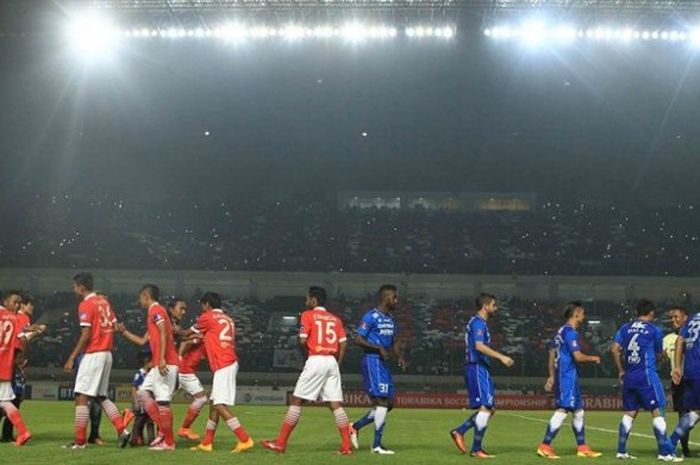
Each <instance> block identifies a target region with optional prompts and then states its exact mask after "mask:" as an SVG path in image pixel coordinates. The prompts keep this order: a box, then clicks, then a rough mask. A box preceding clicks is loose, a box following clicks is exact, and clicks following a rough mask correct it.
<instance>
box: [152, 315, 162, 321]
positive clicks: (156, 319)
mask: <svg viewBox="0 0 700 465" xmlns="http://www.w3.org/2000/svg"><path fill="white" fill-rule="evenodd" d="M153 321H155V322H156V323H160V322H161V321H163V317H162V316H160V314H158V313H156V314H155V316H154V317H153Z"/></svg>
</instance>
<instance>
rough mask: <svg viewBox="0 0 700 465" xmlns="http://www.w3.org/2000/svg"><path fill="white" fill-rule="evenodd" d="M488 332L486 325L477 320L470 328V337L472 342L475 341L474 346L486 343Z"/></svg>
mask: <svg viewBox="0 0 700 465" xmlns="http://www.w3.org/2000/svg"><path fill="white" fill-rule="evenodd" d="M486 330H487V328H486V324H485V323H484V322H483V321H481V320H478V319H476V318H475V319H474V321H473V322H472V325H471V328H470V332H471V334H470V337H471V340H472V341H474V344H476V343H477V342H481V343H486V339H487V336H486Z"/></svg>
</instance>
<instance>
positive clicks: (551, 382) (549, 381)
mask: <svg viewBox="0 0 700 465" xmlns="http://www.w3.org/2000/svg"><path fill="white" fill-rule="evenodd" d="M552 389H554V377H553V376H550V377H549V378H547V381H545V382H544V391H545V392H552Z"/></svg>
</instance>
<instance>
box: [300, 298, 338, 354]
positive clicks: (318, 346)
mask: <svg viewBox="0 0 700 465" xmlns="http://www.w3.org/2000/svg"><path fill="white" fill-rule="evenodd" d="M299 337H300V338H305V339H306V348H307V350H308V353H309V356H312V355H335V354H337V353H338V349H339V348H340V343H341V342H345V341H346V340H347V336H346V335H345V327H344V326H343V321H342V320H341V319H340V318H338V317H337V316H335V315H334V314H332V313H331V312H329V311H328V310H326V309H325V308H323V307H316V308H314V309H312V310H307V311H305V312H304V313H302V314H301V328H300V329H299Z"/></svg>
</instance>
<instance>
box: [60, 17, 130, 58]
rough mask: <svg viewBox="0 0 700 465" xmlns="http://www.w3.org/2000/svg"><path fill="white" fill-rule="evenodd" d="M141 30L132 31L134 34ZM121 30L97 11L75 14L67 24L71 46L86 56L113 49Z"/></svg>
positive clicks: (90, 56) (67, 33)
mask: <svg viewBox="0 0 700 465" xmlns="http://www.w3.org/2000/svg"><path fill="white" fill-rule="evenodd" d="M138 33H139V31H136V30H134V31H131V34H132V35H136V34H138ZM123 35H124V34H120V32H119V30H118V29H117V28H116V27H115V25H114V24H113V23H112V22H111V21H110V20H109V18H107V17H106V16H103V15H100V14H97V13H95V12H87V13H82V14H76V15H73V16H72V17H71V18H70V21H69V23H68V25H67V26H66V37H67V39H68V42H69V44H70V47H71V48H72V49H73V51H75V52H76V53H77V54H79V55H80V56H82V57H84V58H89V59H92V58H95V57H99V56H103V55H105V54H107V53H108V52H109V51H111V50H112V49H113V48H114V47H115V46H116V45H117V42H118V40H119V37H120V36H123Z"/></svg>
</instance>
